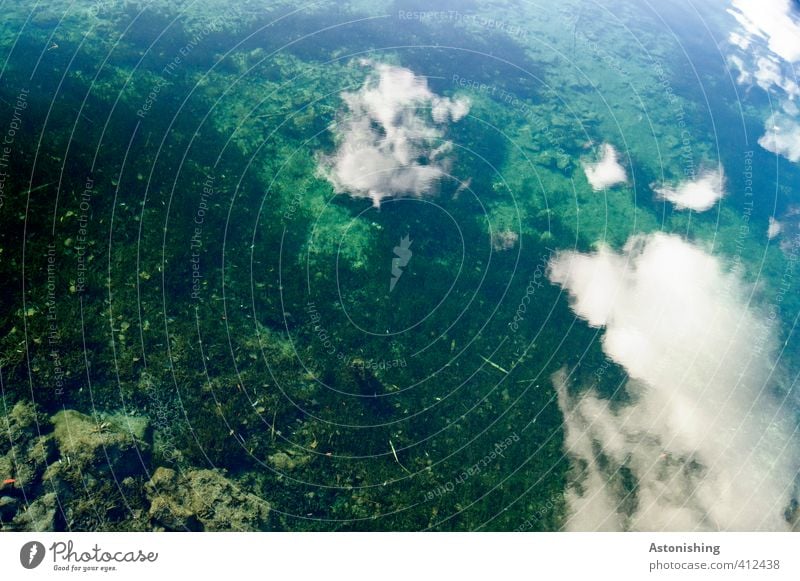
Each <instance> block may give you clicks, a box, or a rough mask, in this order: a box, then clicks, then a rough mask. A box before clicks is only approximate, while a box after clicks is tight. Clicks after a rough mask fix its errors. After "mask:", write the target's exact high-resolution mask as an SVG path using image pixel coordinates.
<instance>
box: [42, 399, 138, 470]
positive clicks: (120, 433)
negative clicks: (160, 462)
mask: <svg viewBox="0 0 800 581" xmlns="http://www.w3.org/2000/svg"><path fill="white" fill-rule="evenodd" d="M52 421H53V425H54V426H55V432H54V433H55V438H56V441H57V442H58V447H59V450H60V451H61V456H62V460H63V459H66V461H67V463H68V464H69V465H72V464H76V465H77V466H78V467H79V468H80V470H81V471H83V472H89V473H98V472H100V473H102V472H104V471H106V470H110V471H112V472H113V475H114V477H116V478H117V479H122V478H125V477H126V476H130V475H132V474H136V473H139V472H142V471H143V470H144V468H145V467H146V466H147V465H148V464H149V462H150V451H151V449H152V432H151V430H150V427H149V422H148V420H147V419H146V418H141V417H133V416H107V415H106V416H101V415H98V416H97V417H96V418H92V417H90V416H87V415H84V414H82V413H80V412H76V411H74V410H63V411H60V412H58V413H57V414H56V415H54V416H53V418H52Z"/></svg>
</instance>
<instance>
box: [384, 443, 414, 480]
mask: <svg viewBox="0 0 800 581" xmlns="http://www.w3.org/2000/svg"><path fill="white" fill-rule="evenodd" d="M389 446H390V447H391V448H392V456H394V461H395V462H397V465H398V466H400V468H402V469H403V470H405V471H406V472H408V473H409V474H411V470H409V469H408V468H406V467H405V466H403V463H402V462H400V458H398V457H397V450H395V449H394V444H392V439H391V438H389Z"/></svg>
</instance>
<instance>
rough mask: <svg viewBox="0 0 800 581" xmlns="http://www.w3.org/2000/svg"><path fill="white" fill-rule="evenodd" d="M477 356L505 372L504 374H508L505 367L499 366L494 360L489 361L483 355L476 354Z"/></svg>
mask: <svg viewBox="0 0 800 581" xmlns="http://www.w3.org/2000/svg"><path fill="white" fill-rule="evenodd" d="M478 357H480V358H481V359H483V360H484V361H485V362H486V363H488V364H489V365H491V366H492V367H494V368H495V369H497V370H498V371H502V372H503V373H505V374H506V375H508V371H506V370H505V369H503V368H502V367H500V366H499V365H498V364H497V363H495V362H494V361H490V360H489V359H486V357H484V356H483V355H478Z"/></svg>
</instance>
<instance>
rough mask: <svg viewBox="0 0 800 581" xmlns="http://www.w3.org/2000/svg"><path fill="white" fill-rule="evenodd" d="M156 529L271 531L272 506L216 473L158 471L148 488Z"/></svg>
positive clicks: (204, 471) (167, 469)
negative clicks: (269, 528) (269, 520)
mask: <svg viewBox="0 0 800 581" xmlns="http://www.w3.org/2000/svg"><path fill="white" fill-rule="evenodd" d="M145 491H146V493H147V497H148V498H149V499H150V511H149V516H150V519H151V521H152V522H153V524H154V526H161V527H164V528H165V529H167V530H206V531H258V530H264V529H266V528H267V523H268V519H269V512H270V507H269V504H268V503H267V502H266V501H264V500H262V499H260V498H258V497H256V496H254V495H253V494H250V493H248V492H244V491H243V490H241V489H240V488H239V487H238V486H237V485H236V484H235V483H233V482H232V481H230V480H228V479H227V478H225V477H224V476H223V475H222V474H220V473H219V472H217V471H215V470H205V469H204V470H190V471H188V472H185V473H183V474H178V473H177V472H175V470H172V469H170V468H165V467H159V468H158V469H156V471H155V473H154V474H153V477H152V478H151V479H150V481H149V482H148V483H147V484H146V485H145Z"/></svg>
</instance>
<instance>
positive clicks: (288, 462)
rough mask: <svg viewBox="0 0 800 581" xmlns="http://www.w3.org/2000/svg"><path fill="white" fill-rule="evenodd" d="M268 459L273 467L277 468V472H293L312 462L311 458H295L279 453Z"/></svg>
mask: <svg viewBox="0 0 800 581" xmlns="http://www.w3.org/2000/svg"><path fill="white" fill-rule="evenodd" d="M267 459H268V460H269V463H270V464H272V466H274V467H275V469H276V470H278V471H279V472H285V471H287V470H293V469H294V468H297V467H298V466H303V465H304V464H306V463H308V461H309V460H311V457H310V456H294V455H290V454H287V453H286V452H277V453H275V454H272V455H271V456H268V457H267Z"/></svg>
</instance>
